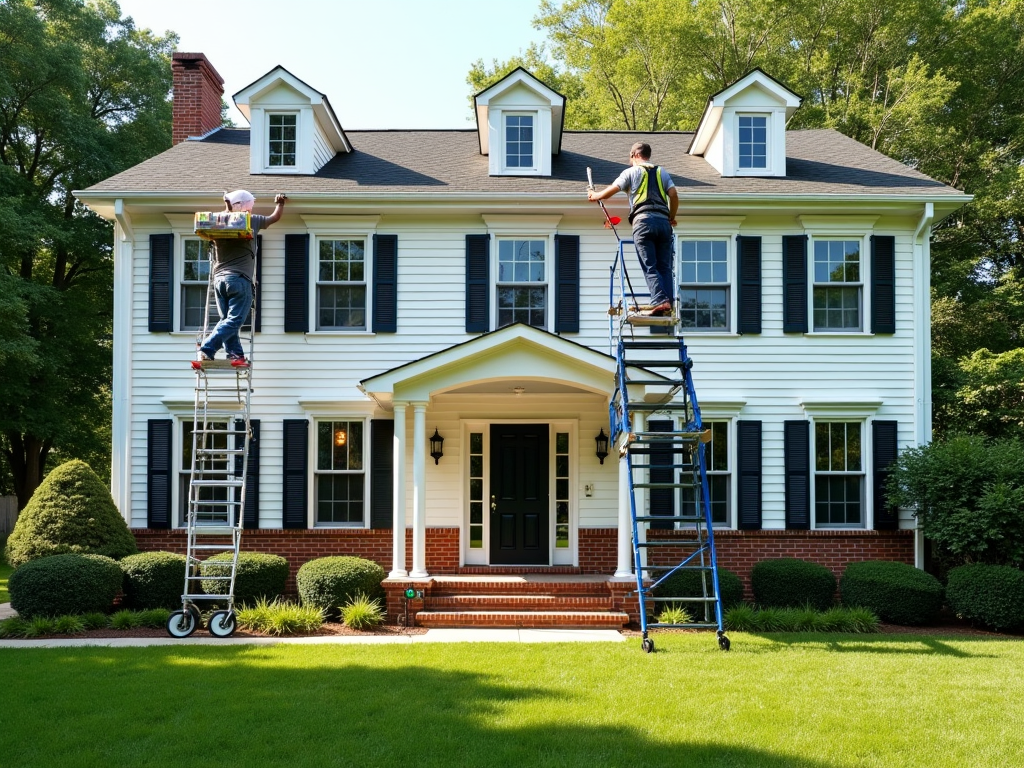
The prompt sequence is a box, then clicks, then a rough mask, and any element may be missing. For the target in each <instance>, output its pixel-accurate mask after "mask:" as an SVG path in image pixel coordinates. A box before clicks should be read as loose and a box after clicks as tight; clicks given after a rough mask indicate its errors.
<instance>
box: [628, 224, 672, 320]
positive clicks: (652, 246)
mask: <svg viewBox="0 0 1024 768" xmlns="http://www.w3.org/2000/svg"><path fill="white" fill-rule="evenodd" d="M672 243H673V238H672V225H671V224H669V221H668V219H666V218H665V217H664V216H644V217H641V218H638V219H634V221H633V244H634V245H635V246H636V255H637V256H638V257H639V258H640V268H641V269H643V271H644V278H645V279H646V280H647V287H648V288H649V289H650V291H651V304H652V305H654V304H663V303H664V302H666V301H672V297H673V296H674V295H675V290H674V289H673V281H672V251H673V248H672Z"/></svg>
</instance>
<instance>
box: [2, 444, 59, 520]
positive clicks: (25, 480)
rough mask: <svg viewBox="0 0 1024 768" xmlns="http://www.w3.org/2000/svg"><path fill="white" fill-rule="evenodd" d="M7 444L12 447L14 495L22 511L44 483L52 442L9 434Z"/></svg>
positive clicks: (9, 458) (10, 458) (10, 455)
mask: <svg viewBox="0 0 1024 768" xmlns="http://www.w3.org/2000/svg"><path fill="white" fill-rule="evenodd" d="M7 442H8V444H9V445H10V453H9V454H8V455H7V458H8V460H9V462H10V466H11V474H12V475H13V476H14V493H15V494H16V495H17V497H18V509H19V510H22V509H24V508H25V505H26V504H28V502H29V499H31V498H32V494H34V493H35V492H36V488H38V487H39V484H40V483H42V482H43V476H44V475H45V474H46V459H47V457H48V456H49V454H50V441H49V440H43V439H42V438H38V437H35V436H34V435H22V434H19V433H17V432H8V433H7Z"/></svg>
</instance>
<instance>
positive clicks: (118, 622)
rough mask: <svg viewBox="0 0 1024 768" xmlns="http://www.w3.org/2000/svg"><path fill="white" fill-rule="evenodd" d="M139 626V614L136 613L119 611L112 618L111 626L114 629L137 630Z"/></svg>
mask: <svg viewBox="0 0 1024 768" xmlns="http://www.w3.org/2000/svg"><path fill="white" fill-rule="evenodd" d="M139 625H140V622H139V614H137V613H136V612H135V611H129V610H124V611H117V612H116V613H114V614H113V615H111V617H110V626H111V627H112V628H113V629H120V630H126V629H135V628H136V627H138V626H139Z"/></svg>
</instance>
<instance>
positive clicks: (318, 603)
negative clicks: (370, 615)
mask: <svg viewBox="0 0 1024 768" xmlns="http://www.w3.org/2000/svg"><path fill="white" fill-rule="evenodd" d="M384 576H385V574H384V569H383V568H381V567H380V566H379V565H377V563H375V562H373V561H372V560H364V559H363V558H361V557H321V558H318V559H316V560H310V561H309V562H307V563H303V564H302V567H301V568H299V572H298V573H297V574H296V575H295V584H296V586H297V587H298V590H299V598H300V599H301V600H302V604H303V605H310V606H313V607H314V608H320V609H321V610H323V611H324V612H325V614H326V615H329V616H334V617H336V616H338V615H339V609H340V608H341V606H343V605H345V604H346V603H348V602H349V601H350V600H352V599H354V598H355V597H356V596H357V595H360V594H362V595H365V596H366V597H367V598H369V599H371V600H373V599H376V598H383V597H384V590H383V588H382V587H381V585H380V583H381V582H382V581H383V580H384Z"/></svg>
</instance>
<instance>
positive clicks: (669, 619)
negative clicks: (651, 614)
mask: <svg viewBox="0 0 1024 768" xmlns="http://www.w3.org/2000/svg"><path fill="white" fill-rule="evenodd" d="M658 623H659V624H691V623H693V619H692V618H691V617H690V614H689V612H688V611H687V610H686V609H685V608H683V607H682V606H681V605H676V604H674V603H673V604H672V605H669V606H667V607H666V608H665V609H664V610H663V611H662V612H661V613H660V614H658Z"/></svg>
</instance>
